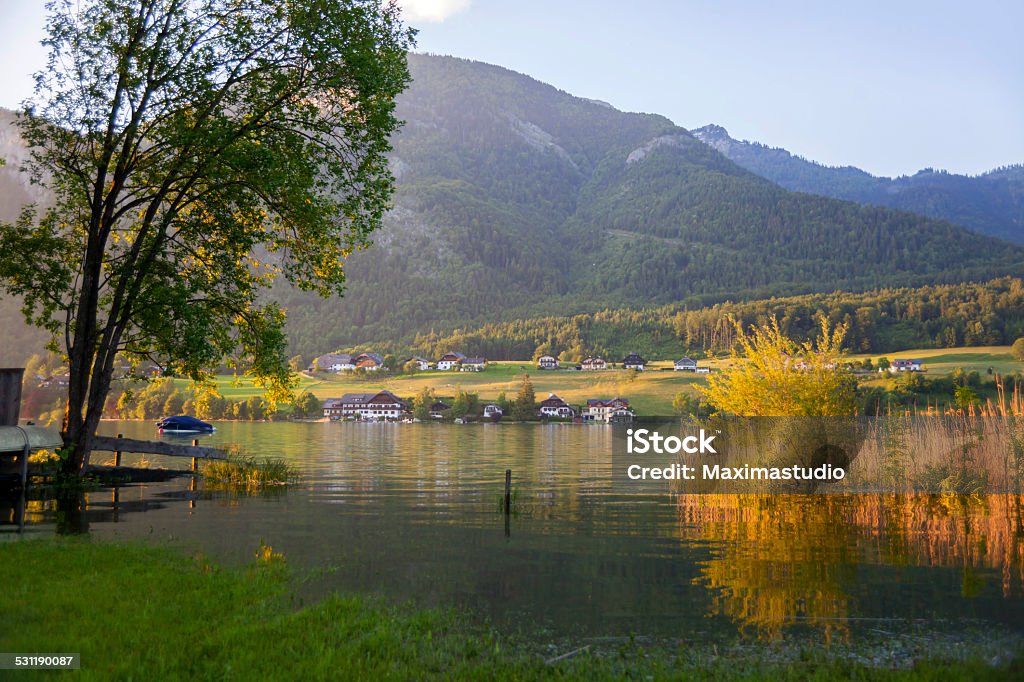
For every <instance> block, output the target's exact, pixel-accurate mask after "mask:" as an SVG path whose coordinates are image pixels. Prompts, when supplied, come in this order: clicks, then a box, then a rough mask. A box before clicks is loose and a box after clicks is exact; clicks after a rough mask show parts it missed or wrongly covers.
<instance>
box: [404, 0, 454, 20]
mask: <svg viewBox="0 0 1024 682" xmlns="http://www.w3.org/2000/svg"><path fill="white" fill-rule="evenodd" d="M470 2H472V0H398V4H399V5H401V7H402V13H403V15H404V17H405V20H406V21H427V22H431V23H440V22H442V21H444V20H445V19H447V18H448V17H450V16H452V15H453V14H458V13H459V12H462V11H463V10H465V9H466V8H468V7H469V4H470Z"/></svg>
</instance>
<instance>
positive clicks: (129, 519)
mask: <svg viewBox="0 0 1024 682" xmlns="http://www.w3.org/2000/svg"><path fill="white" fill-rule="evenodd" d="M217 428H218V430H217V433H216V434H214V435H212V436H210V437H207V438H204V439H203V444H204V445H207V444H208V445H223V444H228V443H232V444H237V445H239V446H240V448H241V450H242V451H244V452H246V453H252V454H256V455H260V456H274V457H282V458H285V459H286V460H288V461H289V462H290V463H292V464H293V465H294V466H296V467H297V468H298V469H299V470H300V471H301V473H302V477H303V479H302V482H301V483H300V484H299V485H297V486H295V487H292V488H290V489H288V490H282V491H274V492H272V493H270V494H264V495H261V496H257V497H245V496H239V495H231V494H227V493H220V492H203V491H202V490H200V491H199V492H198V493H195V494H190V493H189V491H188V480H187V479H184V478H179V479H176V480H172V481H169V482H165V483H159V484H145V485H133V486H126V487H122V488H120V489H119V490H118V491H117V493H116V504H115V494H114V492H112V491H111V490H101V491H98V492H92V493H89V494H88V495H87V500H86V509H85V514H84V519H85V522H86V524H87V527H88V532H89V533H90V534H91V535H92V536H94V537H96V538H102V539H131V538H145V539H148V540H150V541H165V540H168V539H171V540H173V541H175V542H177V543H178V544H181V545H184V546H185V547H188V548H195V549H197V550H201V551H204V552H207V553H209V554H210V555H212V556H213V557H215V558H216V559H218V560H219V561H221V562H223V563H229V564H240V563H244V562H251V561H252V560H253V557H254V555H255V552H256V550H257V548H258V547H259V545H260V542H261V541H262V542H265V543H267V544H269V545H271V546H272V547H273V548H274V550H275V551H280V552H283V553H284V555H285V556H286V557H287V560H288V562H289V564H290V565H291V566H293V567H295V568H297V569H299V570H303V569H321V568H327V569H330V570H327V571H324V572H322V573H323V574H322V575H321V572H317V573H316V576H317V577H315V578H314V579H311V580H310V581H309V582H308V583H306V584H305V585H304V586H303V588H302V589H303V590H304V596H307V597H308V598H310V599H312V598H315V597H316V596H317V595H318V594H322V593H323V592H326V591H328V590H336V589H340V590H343V591H357V592H370V593H376V594H382V595H386V596H388V597H389V598H392V599H394V600H396V601H409V600H411V601H413V602H414V603H416V604H420V605H426V606H434V605H440V606H456V607H462V608H466V609H469V610H470V611H471V612H472V613H475V614H478V615H479V616H481V617H484V618H487V619H490V620H491V621H493V622H495V624H497V625H498V626H499V627H502V628H504V629H512V630H519V631H523V632H526V633H530V632H540V633H545V635H546V636H565V637H621V636H625V635H629V634H637V635H649V636H664V637H673V638H680V639H688V638H700V639H702V640H707V639H712V638H715V637H722V638H734V637H735V636H736V634H737V633H738V632H739V633H742V634H743V635H745V636H750V637H752V638H754V637H757V638H762V639H778V638H784V637H786V636H789V635H791V634H800V635H802V636H806V635H811V636H815V637H818V636H820V637H821V638H823V639H826V638H828V639H831V638H835V637H837V636H839V637H843V638H856V636H857V633H858V632H861V631H864V630H865V629H866V628H869V629H870V628H873V629H876V630H877V629H878V628H884V629H885V630H891V629H893V628H898V627H900V626H901V624H904V625H906V624H915V623H916V624H920V623H927V624H928V625H929V626H930V627H931V626H934V627H936V628H951V629H960V628H964V627H966V626H968V625H977V624H981V625H985V626H989V627H997V628H1000V629H1006V630H1012V631H1018V632H1019V631H1024V608H1022V606H1024V500H1022V499H1021V497H1020V496H1012V495H988V496H977V497H974V498H961V497H951V496H947V497H938V496H885V495H775V496H770V497H766V496H753V495H748V496H739V495H678V494H673V493H671V492H670V490H669V488H668V486H667V485H664V487H662V486H661V484H658V485H653V486H647V487H645V488H643V489H632V490H630V489H623V487H622V486H616V485H613V484H612V474H611V458H610V453H611V448H612V444H611V441H612V435H611V430H610V429H608V428H604V427H579V426H576V427H574V426H559V425H551V426H537V425H501V424H497V425H495V424H488V425H440V424H424V425H419V424H402V425H388V424H352V423H346V424H343V423H310V424H301V423H295V424H292V423H256V424H253V423H220V424H218V425H217ZM101 432H102V433H104V434H105V435H114V434H116V433H123V434H124V435H125V436H127V437H136V438H147V439H149V438H153V437H155V433H154V428H153V426H152V424H149V423H139V422H128V423H104V424H103V426H102V428H101ZM106 456H107V455H106V454H105V453H101V454H99V455H98V456H97V459H98V460H103V459H105V458H106ZM133 459H134V458H133V456H126V461H125V463H126V464H132V463H133ZM150 460H151V462H152V463H154V464H169V465H171V466H177V467H179V468H180V467H181V466H182V464H183V463H185V462H187V460H163V461H162V460H161V458H158V457H150ZM507 468H510V469H512V471H513V481H514V490H515V493H516V504H515V506H516V513H515V514H514V515H513V516H512V517H511V518H510V519H509V523H508V527H507V528H506V523H505V518H504V516H503V515H502V514H501V513H500V508H499V501H500V499H501V495H502V490H503V486H504V472H505V469H507ZM53 509H54V508H53V505H52V503H49V502H45V501H39V500H37V501H31V502H30V503H29V507H28V512H27V514H26V518H27V520H28V524H29V525H28V527H27V533H29V534H33V533H36V534H38V533H53V532H54V528H55V514H54V510H53ZM5 518H6V517H5V516H4V510H2V509H0V521H2V520H4V519H5ZM9 529H10V527H9V526H8V527H7V528H6V529H4V530H9ZM7 539H10V537H8V538H7ZM0 551H2V550H0Z"/></svg>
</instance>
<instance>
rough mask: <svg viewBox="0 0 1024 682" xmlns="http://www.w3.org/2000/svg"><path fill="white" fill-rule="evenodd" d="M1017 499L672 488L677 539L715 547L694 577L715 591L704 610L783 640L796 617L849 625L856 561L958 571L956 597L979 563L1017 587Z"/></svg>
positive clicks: (831, 630)
mask: <svg viewBox="0 0 1024 682" xmlns="http://www.w3.org/2000/svg"><path fill="white" fill-rule="evenodd" d="M1022 506H1024V497H1022V496H1020V495H988V496H981V497H979V496H974V497H965V496H952V495H945V496H931V495H816V496H814V495H680V496H679V497H678V498H677V507H678V510H679V517H680V524H681V525H680V529H681V531H680V532H681V535H682V538H683V539H684V540H694V539H699V540H702V541H714V542H716V543H719V549H718V550H717V552H716V554H715V555H714V556H713V558H712V559H710V560H708V561H707V562H705V563H704V565H703V567H702V569H701V575H700V577H698V578H697V579H696V583H697V584H700V585H703V586H705V587H707V588H709V589H712V590H714V591H715V592H716V595H715V597H714V599H713V601H712V605H711V614H712V615H723V616H727V617H729V618H730V619H732V620H733V621H735V622H737V623H738V624H739V626H740V628H741V629H742V630H745V631H750V630H753V631H754V632H756V634H757V636H759V637H761V638H766V639H778V638H781V637H782V636H783V635H784V633H785V631H786V629H787V628H789V627H790V626H793V625H802V626H810V627H814V628H816V629H820V630H821V631H822V632H823V634H824V635H825V637H826V638H827V639H831V638H832V637H834V636H836V635H842V636H845V635H846V634H847V633H848V620H849V618H850V616H851V615H852V611H854V610H855V608H856V604H855V603H853V602H852V599H851V597H850V595H849V592H848V587H849V586H850V585H852V584H853V583H854V581H855V579H856V576H855V575H854V574H853V570H854V566H855V565H856V564H863V563H868V564H879V565H911V566H944V567H959V568H961V569H962V571H963V581H962V596H964V597H971V596H975V595H976V594H977V593H978V589H979V587H980V582H979V580H978V578H977V577H976V570H977V569H979V568H984V569H991V570H995V571H998V572H999V573H1000V574H1001V576H1002V594H1003V596H1004V597H1012V596H1020V595H1021V593H1022V586H1024V522H1022Z"/></svg>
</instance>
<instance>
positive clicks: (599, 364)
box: [580, 355, 608, 370]
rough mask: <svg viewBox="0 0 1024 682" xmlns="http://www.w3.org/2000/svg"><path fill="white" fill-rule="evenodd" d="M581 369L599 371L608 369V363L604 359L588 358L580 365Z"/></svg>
mask: <svg viewBox="0 0 1024 682" xmlns="http://www.w3.org/2000/svg"><path fill="white" fill-rule="evenodd" d="M580 369H585V370H598V369H608V363H607V362H605V360H604V358H602V357H594V356H592V355H591V356H587V359H586V360H584V361H583V362H582V363H580Z"/></svg>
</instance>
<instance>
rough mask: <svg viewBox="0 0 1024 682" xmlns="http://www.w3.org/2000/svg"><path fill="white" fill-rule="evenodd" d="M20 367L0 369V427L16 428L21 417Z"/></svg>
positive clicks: (21, 370) (22, 371)
mask: <svg viewBox="0 0 1024 682" xmlns="http://www.w3.org/2000/svg"><path fill="white" fill-rule="evenodd" d="M24 374H25V370H24V369H23V368H21V367H9V368H6V369H0V426H17V425H18V417H20V416H21V379H22V377H23V376H24Z"/></svg>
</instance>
